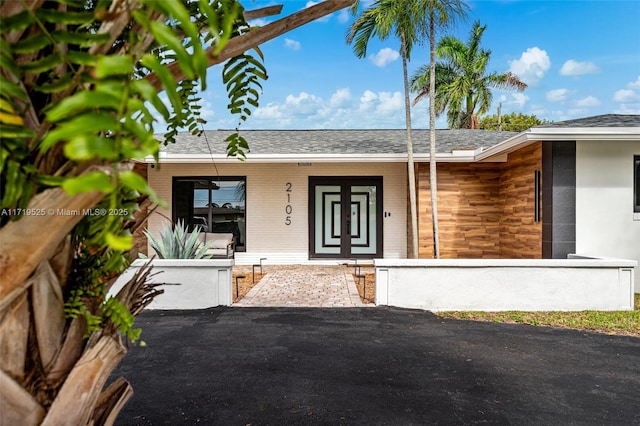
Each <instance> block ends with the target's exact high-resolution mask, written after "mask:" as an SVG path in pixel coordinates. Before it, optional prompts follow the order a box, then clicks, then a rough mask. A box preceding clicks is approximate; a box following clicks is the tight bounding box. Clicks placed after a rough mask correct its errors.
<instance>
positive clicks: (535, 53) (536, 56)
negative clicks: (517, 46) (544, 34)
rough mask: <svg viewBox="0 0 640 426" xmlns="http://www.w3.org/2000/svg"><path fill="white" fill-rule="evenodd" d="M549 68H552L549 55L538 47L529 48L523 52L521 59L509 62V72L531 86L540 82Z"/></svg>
mask: <svg viewBox="0 0 640 426" xmlns="http://www.w3.org/2000/svg"><path fill="white" fill-rule="evenodd" d="M549 68H551V60H550V59H549V55H548V54H547V52H546V51H544V50H541V49H540V48H538V47H530V48H528V49H527V50H526V51H525V52H522V55H520V59H515V60H513V61H510V62H509V71H511V72H512V73H514V74H515V75H517V76H518V77H520V78H521V79H522V80H523V81H524V82H526V83H527V84H530V85H531V84H536V83H537V82H538V81H540V79H542V77H544V75H545V73H546V72H547V71H549Z"/></svg>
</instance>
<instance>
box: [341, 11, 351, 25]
mask: <svg viewBox="0 0 640 426" xmlns="http://www.w3.org/2000/svg"><path fill="white" fill-rule="evenodd" d="M349 19H351V12H349V8H347V9H342V10H341V11H340V12H338V22H339V23H341V24H345V23H347V22H349Z"/></svg>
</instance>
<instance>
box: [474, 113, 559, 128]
mask: <svg viewBox="0 0 640 426" xmlns="http://www.w3.org/2000/svg"><path fill="white" fill-rule="evenodd" d="M501 122H502V130H504V131H507V132H522V131H525V130H527V129H529V128H531V127H533V126H539V125H541V124H548V123H549V121H547V120H545V119H540V118H538V117H536V116H535V115H534V114H531V115H525V114H522V113H515V112H512V113H511V114H504V115H503V116H502V117H501ZM480 128H481V129H482V130H498V115H497V114H494V115H486V116H484V117H482V118H481V119H480Z"/></svg>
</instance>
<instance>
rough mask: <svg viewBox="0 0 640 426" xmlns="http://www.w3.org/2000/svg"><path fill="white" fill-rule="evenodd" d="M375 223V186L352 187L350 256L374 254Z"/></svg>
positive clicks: (375, 240)
mask: <svg viewBox="0 0 640 426" xmlns="http://www.w3.org/2000/svg"><path fill="white" fill-rule="evenodd" d="M376 223H377V222H376V186H375V185H371V186H370V185H366V186H352V187H351V217H350V228H351V229H350V234H351V254H371V255H375V254H376V252H377V246H376V242H377V238H376V237H377V234H376V231H377V230H376Z"/></svg>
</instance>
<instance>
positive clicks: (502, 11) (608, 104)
mask: <svg viewBox="0 0 640 426" xmlns="http://www.w3.org/2000/svg"><path fill="white" fill-rule="evenodd" d="M242 2H243V4H244V6H245V8H246V9H247V10H250V9H256V8H260V7H263V6H267V5H272V4H283V5H284V10H283V13H282V14H281V15H279V17H284V16H286V15H289V14H291V13H293V12H296V11H298V10H300V9H302V8H304V7H307V6H308V5H310V4H313V3H311V2H307V1H298V0H280V1H275V2H273V1H260V0H242ZM361 3H362V6H365V7H367V6H368V5H370V4H371V1H362V2H361ZM467 4H468V5H469V16H468V18H467V20H466V21H464V22H461V23H459V24H458V25H457V26H456V27H455V28H453V29H450V30H448V31H447V32H446V33H445V34H447V35H452V36H455V37H458V38H460V39H462V40H465V41H466V39H467V36H468V33H469V30H470V28H471V25H472V23H473V22H474V21H476V20H479V21H480V23H481V24H482V25H486V26H487V29H486V31H485V33H484V36H483V39H482V46H483V47H484V48H486V49H490V50H491V51H492V56H491V61H490V63H489V67H488V69H489V70H490V71H498V72H503V71H512V72H514V73H516V74H517V75H519V76H520V78H521V79H522V80H524V81H525V82H526V83H528V85H529V87H528V88H527V89H526V90H525V91H524V92H522V93H518V92H507V91H498V90H494V92H493V93H494V100H493V104H492V106H491V111H490V113H496V110H497V107H498V103H499V102H502V111H503V113H510V112H522V113H525V114H535V115H536V116H538V117H540V118H545V119H548V120H553V121H561V120H566V119H572V118H579V117H586V116H591V115H598V114H607V113H618V114H640V1H637V0H628V1H606V0H600V1H588V0H587V1H568V0H558V1H542V0H540V1H517V0H500V1H489V0H486V1H478V0H475V1H468V2H467ZM362 6H361V7H362ZM279 17H273V18H269V19H263V20H259V21H254V22H253V24H255V25H261V24H264V23H266V22H271V21H273V20H276V19H278V18H279ZM353 20H354V17H353V16H352V15H351V14H350V13H349V12H348V10H343V11H340V12H336V13H334V14H332V15H330V16H328V17H325V18H323V19H321V20H319V21H315V22H312V23H310V24H307V25H305V26H302V27H300V28H298V29H296V30H293V31H290V32H288V33H286V34H284V35H282V36H280V37H278V38H276V39H274V40H272V41H269V42H267V43H265V44H263V45H262V46H261V49H262V51H263V53H264V55H265V65H266V67H267V70H268V72H269V79H268V81H266V82H265V83H264V84H263V86H264V93H263V95H262V97H261V99H260V107H259V108H258V109H257V110H255V111H254V112H253V115H252V116H251V117H249V119H248V121H247V122H245V123H243V124H242V127H241V128H243V129H362V128H371V129H375V128H387V129H393V128H404V126H405V121H404V102H403V84H402V64H401V60H400V58H399V55H398V48H399V42H398V40H397V39H394V38H389V39H387V40H385V41H379V40H377V39H372V40H371V42H370V44H369V48H368V55H369V56H368V58H366V59H364V58H363V59H359V58H357V57H356V56H355V55H354V54H353V51H352V47H351V46H349V45H347V44H346V42H345V35H346V32H347V29H348V28H349V26H350V25H351V23H352V22H353ZM441 35H442V34H440V36H441ZM428 58H429V52H428V44H424V45H421V46H417V47H415V48H414V51H413V53H412V55H411V62H410V63H409V75H411V74H413V72H414V71H415V70H417V69H418V68H419V67H420V66H422V65H424V64H426V63H427V62H428ZM220 72H221V67H220V66H216V67H213V68H211V69H210V70H209V76H208V80H209V86H208V89H207V91H206V92H204V93H203V94H202V98H203V116H204V118H205V119H206V120H207V124H206V125H205V128H206V129H230V128H234V127H235V126H236V124H237V119H236V118H234V117H232V116H231V115H230V114H229V113H228V112H227V110H226V104H227V101H226V97H225V93H224V87H223V85H222V83H221V77H220ZM427 108H428V104H427V101H423V102H422V103H420V104H418V105H417V106H415V107H413V108H412V117H413V118H412V120H413V123H412V124H413V127H414V128H428V126H429V120H428V109H427ZM436 124H437V125H436V127H437V128H446V127H447V126H446V120H445V119H444V117H441V118H440V119H438V120H437V123H436Z"/></svg>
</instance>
